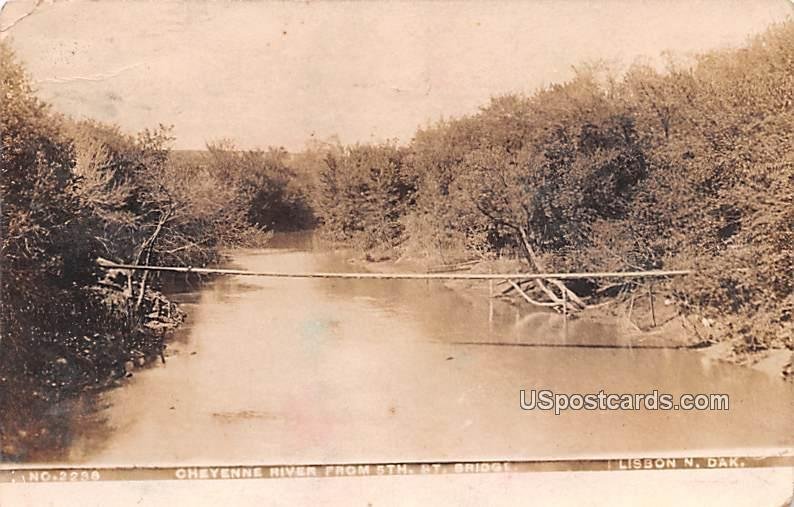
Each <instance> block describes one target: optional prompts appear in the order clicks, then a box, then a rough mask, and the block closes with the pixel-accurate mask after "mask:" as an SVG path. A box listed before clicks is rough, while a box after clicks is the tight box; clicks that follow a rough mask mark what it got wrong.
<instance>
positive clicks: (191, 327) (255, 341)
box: [68, 237, 794, 465]
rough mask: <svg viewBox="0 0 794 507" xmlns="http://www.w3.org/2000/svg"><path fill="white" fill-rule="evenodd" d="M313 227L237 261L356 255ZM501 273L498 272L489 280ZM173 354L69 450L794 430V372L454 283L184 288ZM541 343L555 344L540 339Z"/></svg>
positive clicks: (577, 447)
mask: <svg viewBox="0 0 794 507" xmlns="http://www.w3.org/2000/svg"><path fill="white" fill-rule="evenodd" d="M312 245H313V244H312V241H311V240H310V239H307V238H306V237H302V238H301V237H298V238H297V239H296V238H295V237H292V239H290V238H289V237H281V238H277V241H275V242H274V244H273V247H272V248H269V249H264V250H259V251H239V252H235V254H234V255H233V257H232V265H233V266H234V267H236V268H241V269H250V270H271V271H284V272H289V271H344V270H348V271H352V270H354V269H353V266H352V265H351V264H350V263H349V262H347V260H346V258H345V256H344V255H343V254H341V253H338V252H332V251H327V250H323V249H315V248H313V246H312ZM483 283H487V282H483ZM179 298H180V300H181V301H182V303H183V305H184V308H185V309H186V311H187V312H188V315H189V318H188V322H187V323H186V325H185V326H184V327H183V328H182V329H180V330H179V331H178V332H177V333H176V335H175V336H174V338H173V340H172V342H171V343H170V345H169V354H168V358H167V359H168V360H167V363H166V364H164V365H161V364H159V363H158V364H157V365H154V366H152V367H148V368H145V369H141V370H137V371H136V372H135V374H134V375H133V376H132V377H131V378H129V379H126V380H125V381H124V382H123V385H122V386H121V387H118V388H114V389H111V390H108V391H106V392H104V393H102V394H100V395H99V398H98V400H96V403H95V404H94V406H95V409H94V410H92V411H91V412H90V413H87V414H82V415H81V416H80V417H79V418H78V419H76V422H75V424H73V438H72V440H71V444H70V448H69V450H68V462H69V463H91V464H120V465H121V464H123V465H143V464H148V465H151V464H158V465H167V464H176V463H196V464H200V463H215V464H222V463H230V464H232V463H233V464H243V463H272V464H282V463H322V462H335V463H336V462H356V461H364V462H383V461H397V462H399V461H412V460H431V461H444V460H488V459H500V460H504V459H532V458H552V457H553V458H565V457H574V456H578V457H585V456H587V457H591V456H592V457H595V456H604V455H629V456H637V455H644V454H653V453H678V454H688V453H691V452H695V451H723V450H726V449H748V448H751V449H759V448H771V447H780V446H787V447H790V446H792V445H794V432H792V431H791V421H793V420H794V412H793V410H794V408H793V407H792V403H791V400H792V399H794V386H792V385H791V384H786V383H784V382H781V381H780V380H778V379H774V378H771V377H769V376H768V375H766V374H763V373H760V372H756V371H753V370H751V369H748V368H743V367H739V366H735V365H729V364H723V363H717V362H713V361H711V360H706V359H705V357H704V356H703V355H702V354H700V353H698V352H696V351H691V350H670V349H660V348H637V347H632V348H629V347H621V348H592V347H578V346H577V347H568V346H561V345H570V344H579V345H581V344H587V343H598V344H604V343H613V344H620V343H622V341H621V339H620V337H619V336H618V334H617V331H616V330H615V329H611V328H609V327H604V326H594V325H592V324H582V325H577V324H576V323H572V325H571V326H570V327H569V330H568V336H567V337H566V336H564V335H563V334H562V333H561V326H560V321H559V318H558V317H556V316H553V315H549V314H545V313H538V312H537V311H536V310H533V309H531V308H523V309H504V308H502V309H499V310H498V311H496V312H495V313H494V315H493V316H492V318H490V319H489V310H488V305H487V303H486V304H485V305H481V304H477V303H476V301H474V300H472V298H467V297H463V296H462V295H461V294H460V293H459V291H453V290H450V289H448V288H446V287H445V286H444V285H442V284H441V283H440V282H431V283H428V282H425V281H410V280H383V281H373V280H315V279H311V280H309V279H267V278H256V277H222V278H218V279H215V280H214V281H212V282H210V283H207V284H205V285H203V286H201V287H200V288H199V289H197V290H196V291H195V292H191V293H186V294H181V295H179ZM522 344H523V345H526V344H535V345H540V346H522ZM521 389H524V390H531V389H550V390H552V391H555V392H557V393H597V392H598V391H599V390H604V391H605V392H606V393H650V392H652V391H653V390H658V391H659V392H666V393H672V394H675V395H679V394H681V393H685V392H688V393H727V394H729V396H730V410H728V411H658V410H657V411H649V410H642V411H576V412H574V411H566V412H563V413H562V414H561V415H554V414H553V413H550V412H547V411H539V410H535V411H525V410H521V409H520V408H519V391H520V390H521Z"/></svg>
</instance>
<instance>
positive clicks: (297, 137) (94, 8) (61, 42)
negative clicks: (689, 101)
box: [0, 0, 794, 151]
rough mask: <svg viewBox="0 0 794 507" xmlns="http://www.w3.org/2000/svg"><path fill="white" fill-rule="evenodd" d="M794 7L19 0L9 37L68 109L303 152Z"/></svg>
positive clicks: (2, 18)
mask: <svg viewBox="0 0 794 507" xmlns="http://www.w3.org/2000/svg"><path fill="white" fill-rule="evenodd" d="M0 3H2V0H0ZM792 13H794V4H793V3H792V2H791V0H745V1H730V0H713V1H662V0H657V1H651V0H645V1H642V0H634V1H618V0H613V1H609V0H607V1H601V2H588V1H554V2H552V1H520V0H514V1H509V2H498V1H491V2H484V1H468V2H452V1H423V2H420V1H411V2H378V1H369V2H366V1H359V2H343V1H336V2H315V1H312V2H276V1H226V2H210V1H204V0H182V1H168V0H160V1H135V2H121V1H118V0H99V1H51V0H50V1H48V0H39V1H35V0H34V1H28V0H17V1H15V0H9V1H8V2H7V3H6V5H5V6H4V7H3V10H2V12H0V30H1V32H0V36H2V37H3V38H4V39H6V40H8V41H9V42H10V44H11V46H12V47H13V48H14V50H15V51H16V54H17V56H18V58H19V59H20V60H21V61H22V62H23V63H24V64H25V66H26V68H27V70H28V72H29V74H30V75H31V77H32V80H33V82H34V85H35V88H36V89H37V92H38V94H39V96H40V97H41V98H42V99H44V100H46V101H48V102H50V103H52V104H53V105H54V107H55V108H56V109H57V110H59V111H61V112H64V113H67V114H70V115H72V116H75V117H78V118H80V117H90V118H94V119H97V120H101V121H105V122H112V123H117V124H119V125H120V126H121V127H122V128H123V129H125V130H128V131H135V130H140V129H142V128H146V127H153V126H156V125H158V124H160V123H163V124H166V125H173V126H174V134H175V136H176V143H175V147H176V148H183V149H200V148H203V147H204V145H205V143H206V142H207V141H212V140H217V139H221V138H225V139H231V140H233V141H235V142H236V144H237V145H238V146H239V147H241V148H246V149H247V148H255V147H266V146H284V147H286V148H287V149H289V150H292V151H297V150H300V149H302V148H303V147H304V146H305V143H306V141H307V140H312V139H314V140H325V139H328V138H329V137H331V136H334V135H336V136H338V138H339V139H340V140H341V141H342V142H344V143H356V142H380V141H383V140H386V139H396V140H398V141H400V142H407V141H409V140H410V138H411V137H412V134H413V132H415V130H416V129H417V127H420V126H424V125H427V124H428V123H430V122H433V121H436V120H438V119H440V118H449V117H454V116H460V115H463V114H469V113H474V112H476V111H477V109H478V108H479V107H480V106H483V105H485V104H486V103H487V102H488V100H489V98H490V97H491V96H494V95H500V94H504V93H513V92H518V93H531V92H532V91H534V90H536V89H537V88H538V87H541V86H546V85H548V84H550V83H555V82H562V81H565V80H567V79H569V78H570V77H571V76H572V74H573V66H574V65H578V64H581V63H583V62H586V61H594V60H603V61H606V62H607V63H609V64H610V65H611V66H612V67H614V68H616V69H618V70H620V69H622V68H625V67H626V66H627V65H629V64H631V63H632V62H635V61H645V62H648V63H651V64H658V63H659V62H661V61H662V59H661V57H660V55H661V54H662V52H665V51H669V52H672V53H673V54H675V55H678V56H680V57H686V56H691V55H693V54H695V53H698V52H702V51H705V50H708V49H712V48H729V47H735V46H738V45H741V44H742V43H744V42H745V41H746V40H747V38H748V37H749V36H751V35H753V34H756V33H759V32H761V31H763V30H764V29H765V28H766V27H767V26H768V25H769V24H771V23H773V22H777V21H782V20H785V19H786V18H787V17H790V16H791V15H792Z"/></svg>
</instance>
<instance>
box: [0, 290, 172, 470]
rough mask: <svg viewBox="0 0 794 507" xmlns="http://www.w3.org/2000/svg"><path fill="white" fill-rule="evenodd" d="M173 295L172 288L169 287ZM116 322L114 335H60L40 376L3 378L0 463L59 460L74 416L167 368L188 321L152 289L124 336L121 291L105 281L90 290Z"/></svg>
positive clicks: (71, 332) (98, 332)
mask: <svg viewBox="0 0 794 507" xmlns="http://www.w3.org/2000/svg"><path fill="white" fill-rule="evenodd" d="M172 289H173V287H172ZM91 290H92V292H93V293H94V294H95V295H96V297H97V298H98V301H101V302H102V304H103V305H104V309H105V310H106V318H110V317H111V316H113V317H115V318H116V319H117V321H118V330H119V332H116V333H113V332H108V331H107V330H103V329H101V328H96V329H95V332H93V333H91V334H84V335H81V334H80V333H79V332H77V330H70V329H62V330H61V333H60V334H59V335H58V336H54V337H52V339H51V347H50V348H49V349H48V350H47V351H44V352H43V354H44V357H43V358H42V364H41V366H40V369H39V370H38V371H26V372H16V373H15V372H9V373H7V374H6V375H4V376H3V378H2V381H3V396H2V398H3V399H2V408H3V410H2V413H1V414H0V429H1V430H2V432H0V434H1V435H2V439H0V462H29V461H51V460H54V459H58V457H59V456H60V455H61V453H62V452H63V451H64V449H65V448H67V447H68V445H69V441H70V439H71V438H72V437H73V435H74V434H75V433H76V432H77V430H76V428H75V425H77V424H79V418H78V419H76V420H75V419H73V418H72V415H74V414H83V413H90V412H92V411H94V410H95V409H96V407H95V404H94V399H95V397H96V395H97V394H98V393H101V392H103V391H106V390H108V389H112V388H115V387H119V386H122V385H123V383H124V381H125V379H127V378H130V377H132V376H133V375H134V372H135V371H137V370H141V369H143V368H149V367H150V366H151V365H153V364H156V363H158V362H160V363H165V362H166V356H167V353H166V348H167V346H168V341H169V338H170V336H171V334H172V333H173V331H174V330H176V329H177V328H179V326H180V325H181V324H182V323H183V322H184V321H185V319H186V318H187V315H186V313H185V312H184V311H183V309H182V308H181V307H180V306H179V305H178V304H176V303H174V302H173V301H172V300H171V299H170V297H169V296H168V295H166V294H164V293H163V292H160V291H158V290H154V289H151V288H149V289H148V290H147V291H146V293H145V295H144V297H143V299H142V302H141V308H142V312H141V317H140V323H139V324H138V325H136V326H135V327H134V328H132V331H131V332H125V331H124V329H127V323H126V316H123V315H121V312H122V309H123V308H126V307H127V302H128V298H127V296H126V295H125V292H124V287H123V286H121V285H117V284H115V283H113V282H110V281H108V280H104V281H103V282H101V283H100V284H97V285H96V286H94V287H92V288H91Z"/></svg>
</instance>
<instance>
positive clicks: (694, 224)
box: [313, 21, 794, 350]
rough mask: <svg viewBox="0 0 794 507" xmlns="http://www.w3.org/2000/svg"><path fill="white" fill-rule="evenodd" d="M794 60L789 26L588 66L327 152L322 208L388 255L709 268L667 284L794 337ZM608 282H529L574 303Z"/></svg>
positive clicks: (760, 328) (767, 343)
mask: <svg viewBox="0 0 794 507" xmlns="http://www.w3.org/2000/svg"><path fill="white" fill-rule="evenodd" d="M793 61H794V23H792V22H790V21H789V22H786V23H783V24H779V25H775V26H772V27H771V28H769V29H768V30H767V31H766V32H765V33H763V34H761V35H759V36H757V37H755V38H754V39H752V40H750V41H748V43H747V44H746V45H745V46H744V47H741V48H739V49H731V50H721V51H712V52H708V53H705V54H702V55H699V56H697V57H694V58H693V59H692V61H687V62H683V63H677V62H675V61H674V60H672V59H670V60H669V62H668V65H667V67H666V68H665V69H664V70H658V69H656V68H654V67H651V66H649V65H643V64H635V65H633V66H632V67H631V68H629V69H628V70H627V71H626V72H625V73H624V74H622V75H621V76H620V77H616V76H614V75H611V74H609V73H607V72H605V71H603V69H601V68H599V66H595V65H593V66H582V67H580V68H578V69H576V74H575V77H574V78H572V79H571V80H570V81H568V82H565V83H562V84H555V85H552V86H549V87H546V88H544V89H541V90H538V91H537V92H535V93H533V94H531V95H529V96H526V95H517V94H511V95H504V96H500V97H496V98H493V99H492V100H491V102H490V103H489V104H487V105H486V106H485V107H483V108H482V109H481V110H480V111H479V112H477V113H476V114H472V115H468V116H464V117H461V118H456V119H451V120H444V121H439V122H437V123H435V124H433V125H430V126H428V127H425V128H421V129H420V130H418V131H417V132H416V134H415V135H414V137H413V139H412V140H411V141H410V143H408V144H407V145H405V146H398V145H396V144H395V143H384V144H380V145H367V146H361V145H356V146H351V147H341V146H340V147H336V148H335V149H329V150H326V153H325V157H324V164H323V165H321V166H318V168H317V172H318V173H319V177H318V178H317V181H316V183H315V187H314V193H315V197H314V199H313V204H314V208H315V213H316V214H317V216H318V218H319V220H320V222H321V224H322V228H323V230H325V231H326V233H327V234H328V235H329V236H330V237H332V238H336V239H341V240H345V241H350V242H353V243H354V244H356V245H359V246H360V248H361V249H363V250H366V251H368V252H376V253H373V254H371V256H372V257H377V258H382V257H388V256H391V257H396V256H400V255H403V256H404V255H414V256H424V257H428V258H433V259H441V260H442V261H449V260H450V259H462V258H469V257H472V256H476V257H485V258H487V257H493V256H498V255H500V254H509V255H514V254H519V255H520V256H521V257H522V258H524V259H525V260H526V263H527V264H528V265H529V266H530V268H531V269H534V270H536V271H538V272H544V271H546V272H549V271H621V270H632V271H634V270H649V269H659V268H671V269H683V268H687V269H694V270H696V272H697V274H696V275H694V276H691V277H687V278H685V279H680V280H675V281H674V282H672V284H671V286H670V287H669V289H668V297H669V298H670V299H672V300H673V301H674V302H675V304H676V305H677V307H678V309H679V311H680V312H681V313H682V314H686V315H696V316H698V320H701V319H708V320H707V322H715V328H714V329H713V336H711V337H709V338H708V339H714V340H716V339H733V340H735V343H736V344H737V349H739V350H758V349H763V348H767V347H781V346H786V347H789V348H791V347H793V346H794V341H793V340H794V338H792V320H791V314H792V308H793V307H794V295H792V286H793V285H792V281H793V280H792V269H791V266H792V265H794V262H792V261H794V258H793V257H792V249H791V245H792V244H794V237H792V229H793V228H794V226H793V225H792V224H794V205H792V196H793V195H794V181H793V180H792V178H793V177H794V176H793V175H794V172H793V171H792V167H794V165H793V164H794V158H793V157H794V155H793V154H792V150H791V146H794V129H792V125H794V116H792V102H794V86H793V85H794V65H792V62H793ZM537 285H542V284H537ZM607 289H609V287H605V286H604V285H603V283H602V282H599V281H597V280H590V281H586V282H582V283H578V284H575V285H570V284H569V285H568V286H563V287H542V286H532V287H530V288H529V289H528V290H530V291H536V292H537V293H538V294H541V295H543V294H545V295H546V297H551V298H552V299H553V300H558V301H559V300H560V298H561V296H562V291H566V292H567V293H568V294H567V295H569V296H572V297H579V298H580V299H583V298H587V297H593V296H595V295H596V294H600V293H602V291H605V290H607ZM550 291H551V292H550Z"/></svg>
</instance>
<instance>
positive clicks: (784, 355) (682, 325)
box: [350, 255, 794, 381]
mask: <svg viewBox="0 0 794 507" xmlns="http://www.w3.org/2000/svg"><path fill="white" fill-rule="evenodd" d="M350 263H351V264H353V265H356V266H360V267H362V268H365V269H367V270H369V271H373V272H384V273H394V272H414V273H427V272H437V271H439V270H440V269H442V268H444V267H447V268H451V269H453V270H460V271H462V272H477V273H513V272H520V270H521V269H522V265H521V263H520V262H519V261H518V260H505V259H500V260H496V261H486V260H483V261H470V262H465V263H460V264H450V265H446V266H439V265H437V264H433V263H431V262H428V261H425V260H421V259H416V258H406V257H400V258H398V259H395V260H392V259H386V258H384V257H377V258H373V257H371V256H369V255H367V256H364V257H360V256H359V257H352V258H350ZM443 285H444V286H445V287H447V288H448V289H450V290H452V291H455V292H456V293H457V294H458V295H459V296H460V297H463V298H465V299H467V300H468V301H469V302H470V303H471V304H472V305H475V306H476V307H478V308H480V310H484V309H487V308H489V306H490V307H491V308H493V310H494V311H506V310H508V309H511V308H514V307H516V306H520V305H523V306H525V307H526V306H529V305H528V304H527V303H526V302H525V301H524V300H522V299H521V298H519V297H517V296H515V295H508V296H505V297H500V296H499V293H500V292H502V291H503V289H504V288H505V287H507V286H506V285H503V284H496V283H494V284H492V285H490V286H489V282H487V281H471V280H445V281H443ZM656 290H657V293H656V294H655V295H654V305H653V308H652V307H651V303H650V298H649V297H648V294H647V293H644V294H642V295H640V296H638V297H633V298H631V299H629V298H623V299H621V298H619V297H617V296H613V297H605V298H603V299H602V300H600V301H599V302H597V303H596V304H594V305H593V306H591V307H588V308H587V309H585V310H584V311H582V312H579V313H577V314H576V315H574V316H571V317H569V319H570V320H571V321H578V322H579V323H592V324H596V325H615V326H616V328H617V331H618V334H619V337H617V338H618V339H619V341H620V342H621V343H623V344H624V345H625V346H626V347H640V346H653V347H666V348H681V349H691V350H696V351H697V352H698V353H700V354H702V355H703V357H704V358H706V359H707V360H709V361H718V362H725V363H730V364H738V365H742V366H746V367H749V368H752V369H754V370H756V371H760V372H763V373H765V374H767V375H769V376H770V377H775V378H782V379H785V380H787V381H794V351H792V350H789V349H785V348H773V349H769V350H761V351H756V352H737V350H736V349H737V347H736V344H734V343H732V342H731V341H729V340H727V341H726V340H720V339H719V337H718V336H715V333H714V324H713V323H712V322H711V321H709V320H708V319H704V318H701V319H698V318H694V317H691V316H690V317H687V316H684V315H682V314H681V313H679V311H678V310H677V309H676V307H675V305H674V303H673V301H672V299H671V298H669V297H668V296H667V295H666V294H665V293H664V289H663V288H662V290H659V288H658V287H657V289H656ZM635 292H640V291H639V290H638V291H635ZM534 308H535V310H534V311H536V312H538V313H539V314H546V315H548V316H549V317H550V318H554V319H556V320H559V321H561V320H562V316H561V315H559V314H557V313H555V312H554V311H552V310H548V309H543V308H537V307H534ZM558 325H561V324H559V323H558ZM594 345H597V344H594Z"/></svg>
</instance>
